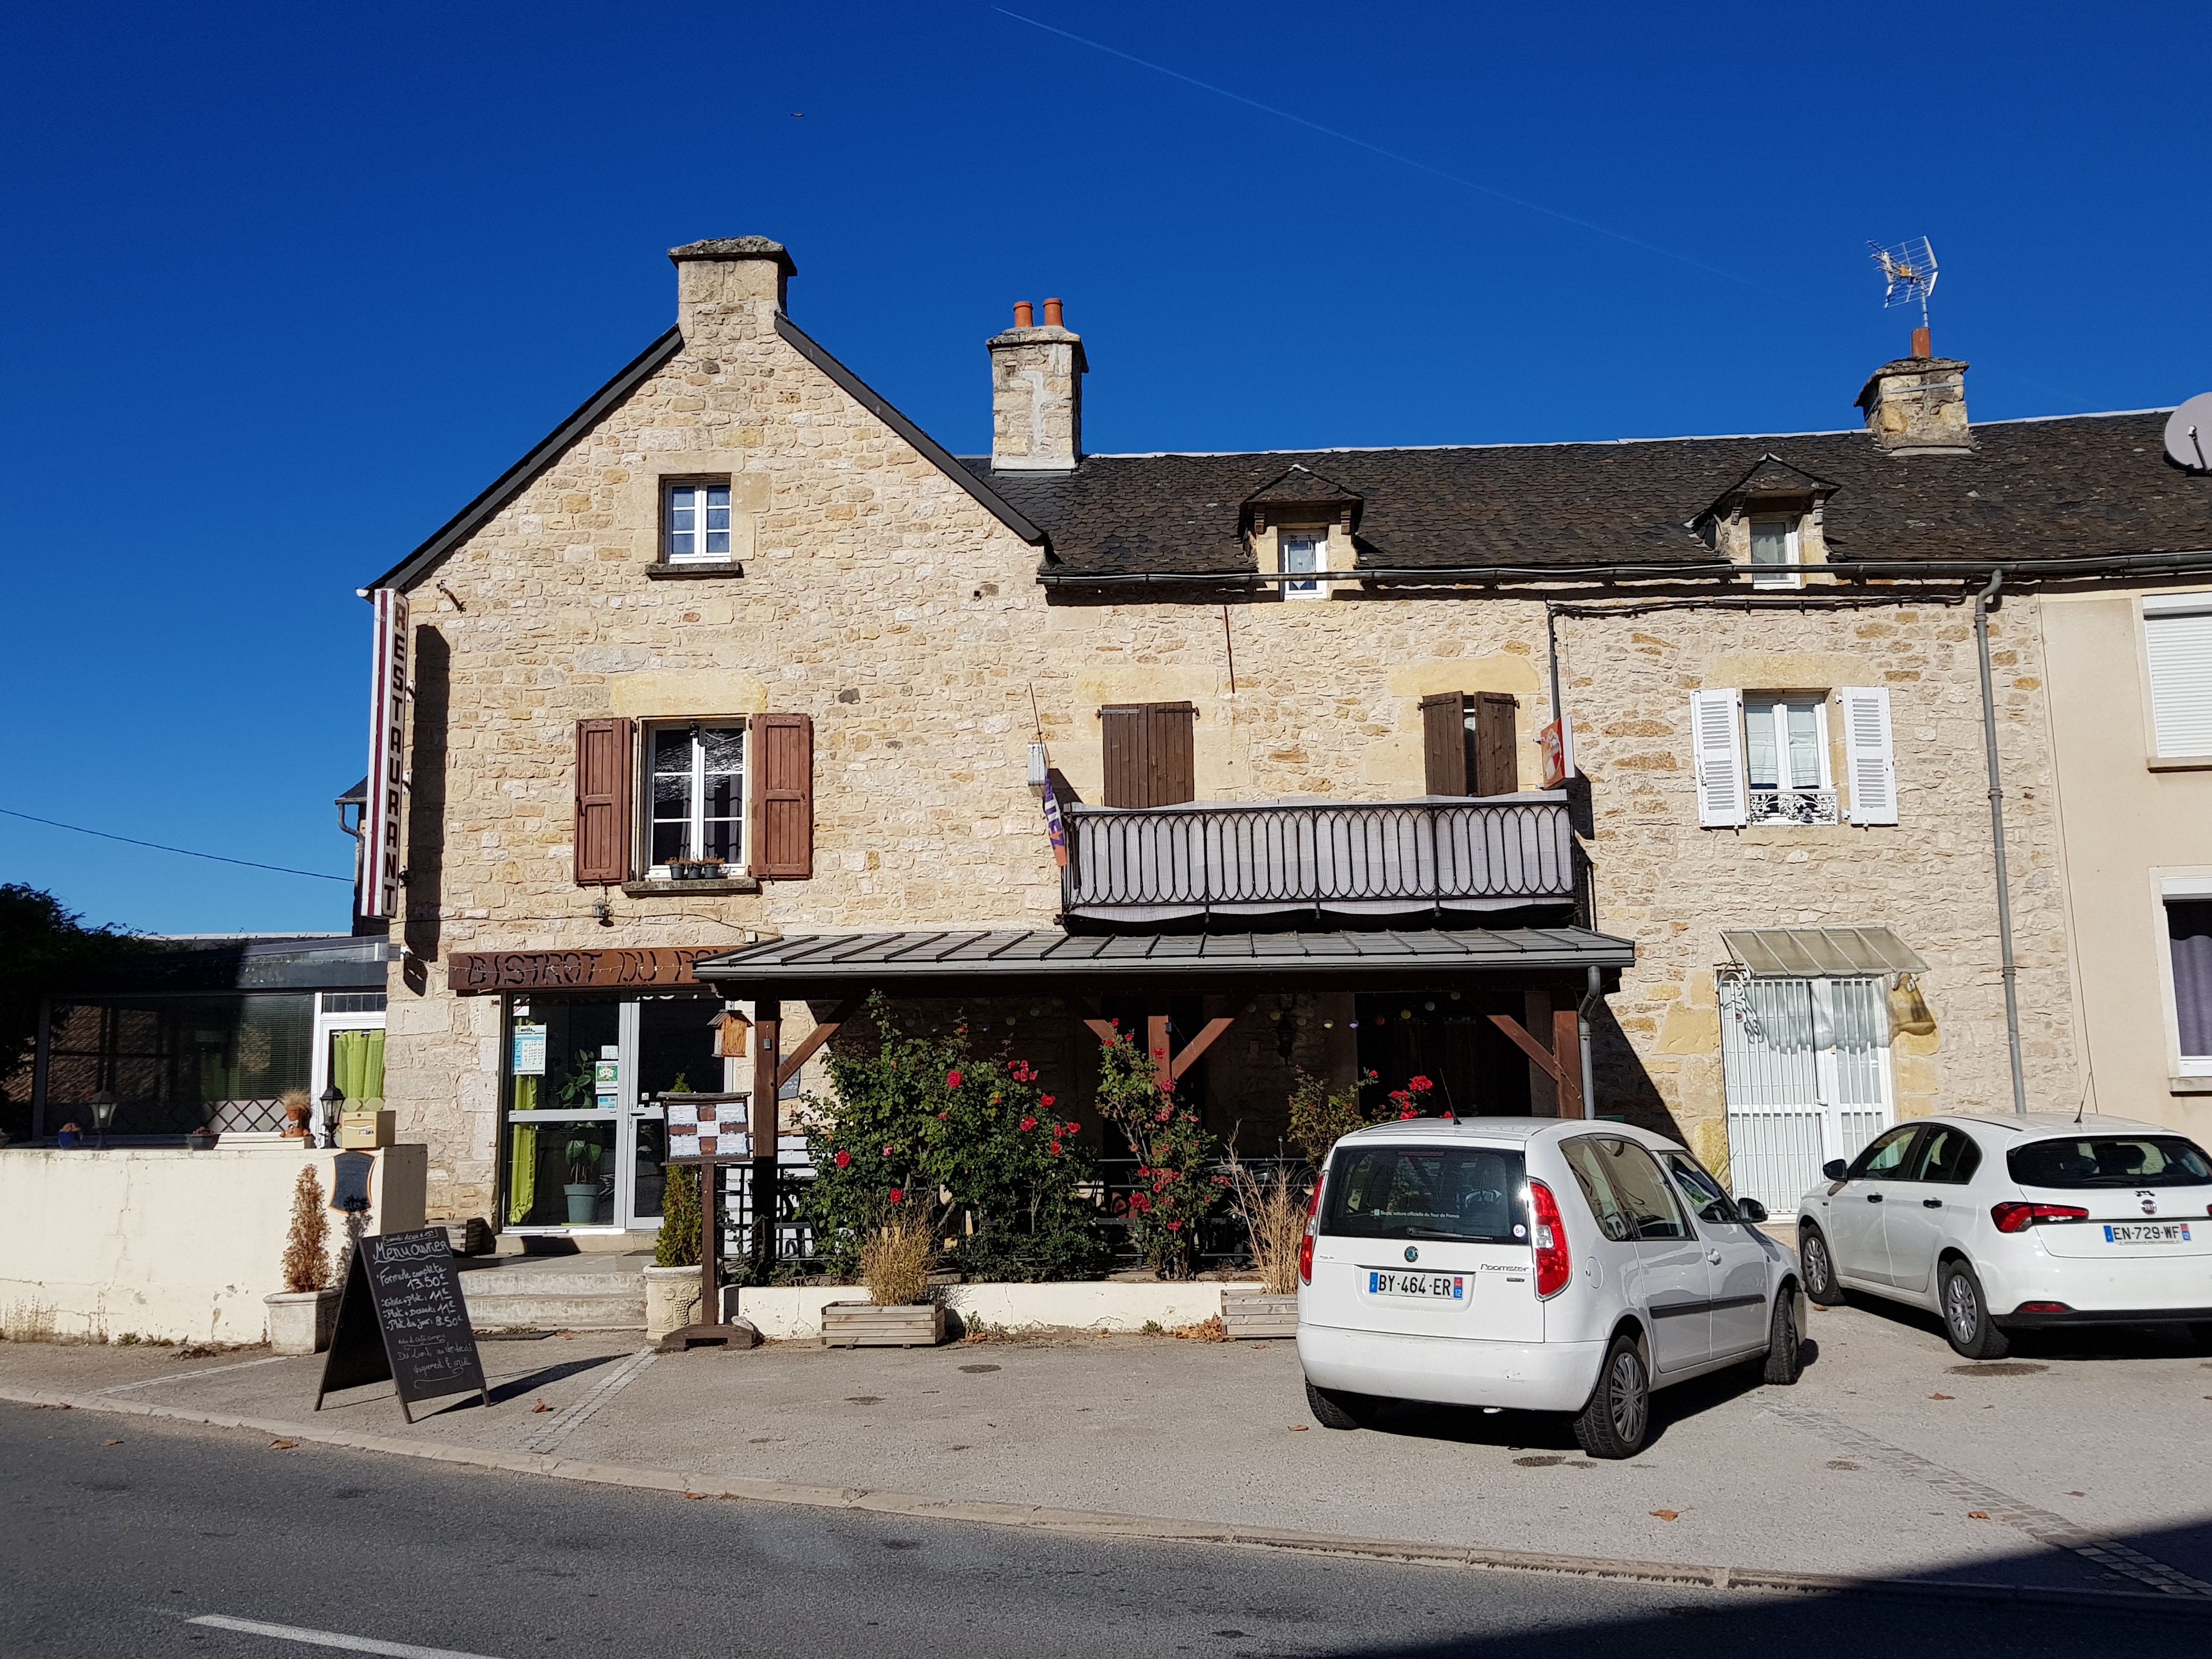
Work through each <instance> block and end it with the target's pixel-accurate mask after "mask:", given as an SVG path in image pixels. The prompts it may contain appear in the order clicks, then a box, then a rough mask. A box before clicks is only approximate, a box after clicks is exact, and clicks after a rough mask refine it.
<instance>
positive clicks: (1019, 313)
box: [1014, 300, 1050, 328]
mask: <svg viewBox="0 0 2212 1659" xmlns="http://www.w3.org/2000/svg"><path fill="white" fill-rule="evenodd" d="M1047 303H1050V302H1049V301H1048V302H1047ZM1014 326H1015V327H1016V328H1035V327H1036V312H1035V311H1034V310H1033V309H1032V308H1031V307H1030V302H1029V301H1027V300H1017V301H1014Z"/></svg>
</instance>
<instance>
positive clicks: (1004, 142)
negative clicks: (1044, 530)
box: [0, 0, 2212, 931]
mask: <svg viewBox="0 0 2212 1659" xmlns="http://www.w3.org/2000/svg"><path fill="white" fill-rule="evenodd" d="M1010 9H1012V10H1014V11H1018V12H1021V13H1024V14H1025V15H1028V16H1030V17H1033V18H1036V19H1038V20H1040V21H1044V22H1047V23H1050V24H1052V25H1054V26H1055V27H1059V28H1061V29H1065V30H1067V31H1070V32H1073V33H1078V34H1081V35H1085V36H1087V37H1089V38H1091V40H1096V41H1098V42H1101V43H1103V44H1105V45H1108V46H1112V47H1114V48H1115V49H1117V50H1119V51H1121V52H1127V53H1131V54H1133V55H1135V56H1137V57H1139V58H1145V59H1148V60H1150V61H1151V62H1152V63H1153V64H1158V65H1162V66H1164V67H1165V68H1167V69H1170V70H1175V71H1176V72H1177V73H1179V74H1181V75H1184V76H1191V77H1194V78H1195V79H1196V80H1199V81H1202V82H1208V83H1210V84H1211V85H1212V86H1213V87H1216V88H1222V89H1224V90H1225V91H1227V92H1230V93H1233V94H1237V95H1238V96H1239V97H1242V98H1245V99H1249V100H1255V102H1257V103H1259V104H1262V105H1267V106H1273V108H1275V109H1279V110H1281V111H1284V112H1289V113H1291V114H1293V115H1296V116H1297V117H1300V118H1303V119H1304V120H1306V121H1309V122H1312V123H1316V124H1317V125H1320V126H1322V127H1327V128H1332V129H1334V130H1335V131H1337V132H1339V133H1340V134H1344V135H1348V136H1349V137H1350V138H1352V139H1357V140H1358V141H1361V142H1362V143H1365V144H1368V145H1372V146H1376V147H1379V149H1382V150H1386V151H1389V152H1393V153H1394V154H1395V155H1396V156H1399V157H1403V158H1407V161H1411V162H1413V163H1419V165H1418V166H1415V165H1408V164H1407V161H1401V160H1395V159H1391V157H1390V156H1388V155H1382V154H1377V153H1376V150H1375V149H1363V148H1360V147H1359V146H1358V144H1356V143H1351V142H1347V141H1346V138H1345V137H1331V136H1328V134H1325V133H1322V132H1320V131H1314V130H1313V128H1311V127H1309V126H1302V125H1296V124H1294V123H1293V122H1291V121H1289V120H1285V119H1283V118H1279V116H1277V115H1275V114H1271V113H1268V112H1265V111H1263V110H1261V109H1257V108H1254V107H1252V106H1250V105H1249V104H1244V103H1239V102H1236V101H1233V100H1231V99H1230V98H1228V97H1224V96H1221V95H1218V94H1216V93H1214V92H1210V91H1206V90H1204V89H1201V88H1199V87H1196V86H1193V85H1191V84H1188V82H1183V81H1179V80H1176V79H1173V78H1171V77H1170V76H1167V75H1164V74H1161V73H1158V72H1155V71H1154V70H1149V69H1146V68H1144V67H1140V66H1139V65H1138V64H1133V63H1130V62H1127V61H1126V60H1124V59H1122V58H1115V57H1113V56H1110V55H1109V54H1107V53H1105V52H1100V51H1097V50H1093V49H1091V48H1090V47H1086V46H1081V45H1079V44H1076V43H1075V42H1073V41H1071V40H1066V39H1064V38H1061V37H1060V36H1058V35H1054V34H1052V33H1046V32H1044V31H1043V30H1041V29H1039V28H1037V27H1030V26H1029V25H1027V24H1024V23H1023V22H1020V21H1014V20H1012V19H1011V18H1009V17H1007V16H1006V15H1002V14H1000V12H998V11H995V10H994V9H992V8H991V7H990V6H989V5H987V4H977V3H967V0H962V3H945V4H935V5H927V6H916V5H911V4H907V5H897V4H866V3H862V4H845V5H839V6H836V7H829V6H813V5H807V4H785V5H778V6H751V5H720V6H717V5H714V4H712V3H706V4H702V3H691V4H686V5H682V6H666V5H652V4H641V3H632V4H630V5H627V6H623V7H608V6H605V5H591V6H584V5H565V4H556V3H537V4H532V5H527V6H525V5H508V6H498V5H477V6H469V5H439V6H435V7H430V6H410V5H401V4H385V5H381V6H375V7H354V8H347V9H340V8H337V7H335V6H328V5H301V4H298V3H296V0H295V3H292V4H288V5H283V6H277V5H267V4H261V5H254V4H237V5H230V6H224V7H211V6H197V7H181V6H174V5H164V6H127V5H107V4H100V3H88V0H70V3H67V4H60V3H51V0H46V3H40V0H17V3H16V4H15V5H14V6H12V7H10V8H9V9H8V12H7V15H6V21H4V23H0V143H4V146H5V149H4V167H0V179H4V180H5V183H4V185H0V189H4V197H0V199H4V202H5V210H6V213H5V221H4V223H5V234H4V236H0V469H4V472H0V556H4V558H5V561H6V566H5V568H6V571H7V585H6V589H5V592H6V594H7V598H8V600H9V623H10V624H11V626H10V627H9V630H8V635H7V638H8V641H9V649H8V650H7V651H6V652H5V653H4V655H0V697H4V699H5V702H4V705H3V706H4V708H5V714H6V718H5V720H4V721H0V807H5V808H9V809H13V810H15V811H23V812H30V813H34V814H38V815H40V816H42V817H52V818H58V819H63V820H65V821H67V822H69V823H80V824H87V825H90V826H93V827H95V828H98V829H107V830H111V831H113V832H115V833H118V834H122V835H130V836H140V837H142V838H144V839H148V840H153V841H158V842H169V843H172V844H175V845H180V846H185V847H191V848H203V849H206V850H209V851H213V852H218V853H225V854H230V855H232V856H234V857H240V858H246V859H255V860H266V861H268V862H270V863H275V864H283V865H292V866H299V867H301V868H304V869H310V870H323V871H328V872H332V873H343V872H346V871H348V870H349V868H350V859H351V843H350V842H347V841H346V840H345V839H344V838H343V837H342V836H340V835H339V834H338V832H337V827H336V823H335V817H334V814H333V811H332V809H331V806H330V805H329V804H328V803H329V802H330V799H331V797H332V796H333V795H334V794H336V793H337V792H338V791H339V790H340V789H341V788H343V787H344V786H346V785H348V784H350V783H351V782H352V781H354V780H355V779H356V777H357V776H359V775H361V773H362V770H363V768H364V764H365V763H364V759H363V750H364V745H365V741H366V739H365V736H364V732H363V720H364V714H365V702H366V696H367V678H368V608H367V607H366V606H365V605H363V604H362V602H361V601H360V600H358V599H356V598H355V597H354V590H355V588H356V586H360V585H361V584H362V582H364V581H366V580H368V578H370V577H371V576H373V575H374V574H377V573H378V572H379V571H380V570H382V569H384V568H386V567H387V566H389V565H390V564H392V562H395V561H396V560H397V559H398V558H399V557H400V556H403V555H404V553H405V552H406V551H407V550H409V549H410V548H411V547H413V546H414V545H415V544H416V543H417V542H418V541H420V540H421V539H422V538H423V537H424V536H425V535H427V534H428V532H430V531H431V530H433V529H435V527H436V526H438V525H439V524H441V522H443V521H444V520H446V519H447V517H448V516H449V515H450V514H451V513H453V511H454V510H456V509H457V508H458V507H459V506H460V505H461V504H462V503H463V502H465V501H466V500H467V499H468V498H469V497H470V496H471V495H474V494H475V493H476V492H477V490H478V489H481V488H482V487H483V484H485V483H488V482H489V480H490V479H491V478H492V477H494V476H495V475H496V474H497V473H498V472H500V471H501V470H502V469H504V468H505V467H506V466H507V465H508V464H509V463H510V462H512V461H513V459H514V458H515V457H516V456H517V455H518V454H520V453H521V452H522V451H523V450H525V449H526V448H527V447H529V446H530V445H531V444H532V443H533V442H535V441H537V440H538V438H539V437H541V436H542V435H544V433H545V432H546V431H548V430H549V429H550V428H551V427H552V426H553V425H554V424H555V423H556V422H557V421H558V420H559V418H560V417H562V416H564V415H566V414H567V413H568V410H570V409H572V408H573V407H574V405H575V404H578V403H579V402H580V401H581V400H582V398H584V397H585V396H586V394H588V393H589V392H591V391H592V389H593V388H594V387H595V386H598V385H599V383H600V382H601V381H603V380H605V379H606V378H607V377H608V376H609V375H611V374H612V373H613V372H614V371H615V370H616V369H617V368H620V367H621V366H622V364H623V363H624V362H627V361H628V360H629V358H630V357H631V356H633V355H635V353H636V352H637V351H638V350H639V349H641V348H642V347H643V346H644V345H645V343H647V341H649V340H651V339H652V338H653V336H654V335H656V334H658V333H659V331H661V330H662V329H664V328H665V327H666V326H667V325H668V323H669V322H670V320H671V318H672V315H673V310H674V282H673V275H672V272H671V268H670V266H669V264H668V263H667V261H666V260H665V258H664V257H663V251H664V250H665V249H666V248H667V247H669V246H672V245H674V244H676V243H679V242H684V241H689V240H692V239H694V238H696V237H702V236H720V235H731V234H744V233H761V234H768V235H771V236H775V237H777V238H779V239H781V240H783V241H784V242H786V243H787V244H788V245H789V246H790V247H791V248H792V250H793V252H794V254H795V255H796V257H797V258H798V262H799V276H798V278H797V280H796V281H795V282H794V283H793V287H792V301H791V308H792V313H793V317H794V319H796V320H797V321H798V322H799V324H800V325H802V326H804V327H805V328H806V329H807V330H808V331H811V333H813V334H814V335H815V336H816V337H817V338H818V339H820V340H821V341H822V342H823V343H824V344H826V345H827V346H829V348H830V349H832V350H834V351H836V353H837V354H838V355H839V356H842V357H843V358H844V359H845V360H846V361H847V362H848V363H850V364H852V365H853V366H854V368H856V369H857V370H858V371H859V372H860V374H863V375H864V376H866V378H867V379H868V380H871V381H872V382H873V383H874V384H875V385H876V386H878V388H879V389H880V390H881V391H883V392H884V393H885V394H886V395H888V396H889V397H890V398H892V400H893V401H895V402H896V403H897V404H899V405H901V406H902V408H904V409H905V410H907V412H908V414H910V415H912V416H914V417H915V418H916V419H917V420H919V421H920V422H921V424H922V425H924V426H925V427H927V428H929V429H930V430H931V431H932V432H933V433H934V434H935V435H937V436H938V437H939V439H941V440H942V441H945V443H947V444H948V445H950V446H951V447H952V448H954V449H956V450H957V451H961V452H963V453H966V452H972V451H974V450H977V449H980V448H982V447H985V446H986V445H987V441H988V414H989V394H988V384H987V368H986V362H985V357H984V353H983V350H982V341H983V340H984V338H985V337H987V335H988V334H990V333H991V332H992V331H994V330H996V329H998V328H1000V327H1002V326H1004V325H1006V322H1007V321H1008V320H1009V310H1008V307H1009V306H1010V305H1011V303H1012V301H1014V300H1017V299H1020V298H1024V297H1027V298H1032V299H1042V298H1043V297H1044V296H1045V295H1048V294H1053V295H1061V296H1064V297H1065V298H1066V301H1067V307H1068V311H1067V316H1068V321H1069V323H1070V325H1072V326H1073V327H1075V328H1077V329H1079V330H1080V331H1082V332H1083V334H1084V336H1085V341H1086V344H1087V349H1088V351H1089V355H1090V359H1091V365H1092V373H1091V380H1090V386H1089V408H1088V410H1087V411H1086V422H1085V435H1086V437H1087V439H1088V440H1089V443H1090V447H1091V448H1093V449H1097V450H1104V451H1112V450H1140V449H1170V448H1188V449H1236V448H1265V447H1298V446H1309V445H1311V446H1327V445H1351V444H1394V443H1415V444H1437V443H1458V442H1498V441H1546V440H1556V439H1568V438H1612V437H1620V436H1635V435H1661V434H1675V433H1701V432H1758V431H1797V430H1805V429H1820V428H1836V427H1840V426H1845V425H1849V424H1851V423H1852V422H1853V420H1854V412H1853V410H1852V409H1851V399H1852V398H1853V397H1854V396H1855V395H1856V393H1857V390H1858V387H1859V386H1860V384H1861V383H1862V381H1863V379H1864V378H1865V375H1866V374H1867V372H1868V371H1869V369H1871V368H1874V367H1875V365H1876V364H1877V363H1879V362H1882V361H1883V360H1885V359H1886V358H1888V357H1891V356H1896V355H1899V354H1900V353H1901V352H1902V351H1903V349H1904V348H1905V343H1906V337H1907V331H1908V328H1909V320H1908V319H1907V317H1906V316H1905V313H1900V312H1890V313H1885V312H1884V311H1883V310H1882V309H1881V304H1880V290H1879V285H1878V283H1877V282H1876V279H1875V276H1874V274H1873V271H1872V270H1871V268H1870V266H1869V263H1868V260H1867V257H1866V242H1867V240H1868V239H1869V238H1873V239H1875V240H1881V241H1898V240H1903V239H1905V237H1907V236H1915V235H1923V234H1924V235H1927V236H1929V237H1930V238H1932V239H1933V240H1934V241H1935V243H1936V250H1937V252H1938V254H1939V256H1940V257H1941V259H1942V267H1943V276H1942V282H1941V284H1940V287H1939V289H1938V292H1937V295H1936V343H1937V347H1938V349H1940V350H1942V351H1945V352H1947V353H1949V354H1951V355H1955V356H1964V357H1966V358H1969V359H1971V360H1972V362H1973V364H1974V369H1973V373H1972V376H1971V377H1970V380H1969V386H1968V390H1969V396H1970V398H1971V401H1972V411H1973V414H1974V416H1976V418H1978V419H1982V420H1988V419H1994V418H2001V417H2004V416H2025V415H2041V414H2056V413H2065V412H2069V411H2075V410H2101V409H2131V408H2143V407H2148V406H2154V405H2166V404H2172V403H2175V402H2178V401H2179V399H2180V398H2184V397H2185V396H2187V395H2189V394H2190V393H2191V392H2201V391H2204V390H2207V389H2208V388H2212V322H2208V319H2212V306H2208V304H2207V301H2206V297H2205V295H2204V292H2203V289H2204V279H2205V276H2206V273H2207V272H2208V270H2212V215H2208V212H2207V207H2208V195H2212V191H2208V189H2207V184H2206V172H2205V154H2204V126H2203V107H2204V92H2203V74H2204V65H2205V64H2207V63H2208V62H2212V22H2209V21H2208V14H2206V13H2205V12H2204V11H2203V9H2201V8H2194V9H2192V8H2190V7H2175V6H2162V7H2155V8H2154V7H2148V6H2145V7H2136V8H2130V7H2113V6H2100V7H2080V6H2068V7H2060V6H2051V5H2043V6H2021V5H2018V4H2008V5H2004V6H1994V5H1992V6H1983V7H1958V6H1946V5H1942V4H1931V5H1925V6H1920V7H1894V6H1888V7H1884V6H1872V5H1855V6H1849V7H1845V6H1838V5H1831V6H1817V7H1815V6H1775V5H1771V4H1768V5H1759V6H1752V5H1744V6H1738V7H1722V6H1705V7H1700V8H1696V9H1688V8H1682V7H1672V6H1654V5H1650V4H1638V5H1632V6H1631V5H1617V6H1606V5H1582V6H1552V7H1531V6H1513V7H1510V8H1509V7H1495V6H1468V5H1453V6H1436V7H1424V6H1413V5H1399V4H1389V3H1374V0H1370V3H1364V4H1361V5H1358V6H1350V5H1337V6H1310V5H1301V4H1297V3H1276V4H1269V5H1264V6H1252V7H1242V6H1238V7H1230V6H1214V5H1206V4H1194V3H1190V0H1180V3H1176V4H1171V5H1170V4H1134V3H1122V4H1117V5H1112V6H1107V5H1100V4H1091V3H1085V4H1072V3H1066V0H1018V3H1015V4H1014V5H1012V7H1011V8H1010ZM794 112H804V113H803V117H795V116H794ZM1424 168H1430V169H1436V170H1437V171H1425V170H1423V169H1424ZM1439 173H1442V174H1449V175H1454V178H1447V177H1443V176H1439ZM1455 179H1457V180H1462V181H1468V182H1455ZM1472 185H1487V186H1489V187H1491V188H1492V190H1495V191H1502V192H1504V193H1505V194H1506V195H1508V196H1511V197H1518V198H1520V199H1521V200H1522V201H1523V202H1526V203H1528V204H1534V205H1535V206H1537V207H1541V208H1544V209H1548V210H1552V213H1553V214H1557V215H1564V216H1566V217H1567V219H1573V220H1581V221H1585V222H1588V223H1589V224H1591V225H1594V226H1599V227H1603V228H1604V229H1606V230H1607V231H1611V232H1613V233H1617V234H1614V235H1607V234H1599V233H1598V232H1596V231H1593V230H1590V229H1585V228H1579V227H1577V225H1575V224H1573V223H1571V222H1566V219H1562V218H1560V217H1554V216H1547V214H1545V213H1542V212H1538V211H1534V210H1531V209H1530V208H1527V207H1522V206H1516V205H1514V204H1510V203H1509V202H1507V201H1504V200H1501V199H1499V198H1498V197H1497V196H1494V195H1489V194H1486V193H1484V191H1482V190H1480V189H1477V188H1474V187H1471V186H1472ZM1624 239H1626V240H1624ZM1638 243H1644V244H1650V245H1651V246H1652V247H1654V248H1656V249H1660V250H1664V251H1665V252H1651V251H1648V250H1647V249H1646V248H1645V247H1643V246H1637V244H1638ZM1670 254H1671V255H1678V256H1680V257H1668V256H1669V255H1670ZM1700 266H1709V267H1712V268H1714V270H1704V269H1700V268H1699V267H1700ZM1715 271H1717V272H1721V273H1726V274H1714V272H1715ZM0 879H4V880H16V881H27V882H31V883H33V884H37V885H39V886H42V887H46V888H49V889H51V890H53V891H55V892H56V893H58V894H59V895H60V896H62V897H63V898H64V900H65V901H66V902H69V903H70V904H71V905H73V906H75V907H77V908H81V909H82V910H83V911H84V912H85V913H86V914H87V915H88V916H89V917H91V918H93V919H94V920H97V921H116V922H120V923H124V924H126V925H130V926H133V927H142V928H147V929H155V930H167V931H214V930H219V929H225V928H234V927H255V928H266V929H291V928H315V927H343V925H344V921H345V915H346V896H345V890H344V889H343V888H341V887H340V886H338V885H337V884H332V883H325V882H318V881H313V880H304V879H300V878H295V877H291V876H283V875H274V874H260V873H257V872H250V871H245V870H237V869H232V868H230V867H228V866H222V865H216V864H209V863H204V862H200V861H198V860H190V859H183V858H176V857H172V856H169V855H167V854H161V853H154V852H147V851H142V850H139V849H137V848H129V847H121V846H117V845H114V844H112V843H108V842H99V841H94V840H91V839H89V838H88V837H85V836H76V835H70V834H66V833H64V832H63V831H60V830H54V829H42V828H40V827H38V826H36V825H31V824H26V823H21V822H19V821H17V820H14V819H9V818H5V817H0Z"/></svg>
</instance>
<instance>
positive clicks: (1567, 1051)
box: [1552, 1008, 1588, 1117]
mask: <svg viewBox="0 0 2212 1659" xmlns="http://www.w3.org/2000/svg"><path fill="white" fill-rule="evenodd" d="M1552 1053H1553V1057H1554V1058H1555V1059H1556V1060H1557V1061H1558V1069H1557V1070H1556V1071H1554V1072H1553V1074H1552V1075H1553V1079H1555V1080H1556V1081H1557V1082H1558V1084H1559V1115H1560V1116H1561V1117H1582V1116H1584V1115H1587V1113H1588V1108H1587V1107H1586V1106H1585V1105H1584V1104H1583V1017H1582V1016H1581V1015H1580V1014H1579V1013H1577V1012H1576V1011H1575V1010H1574V1009H1572V1008H1554V1009H1553V1011H1552Z"/></svg>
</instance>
